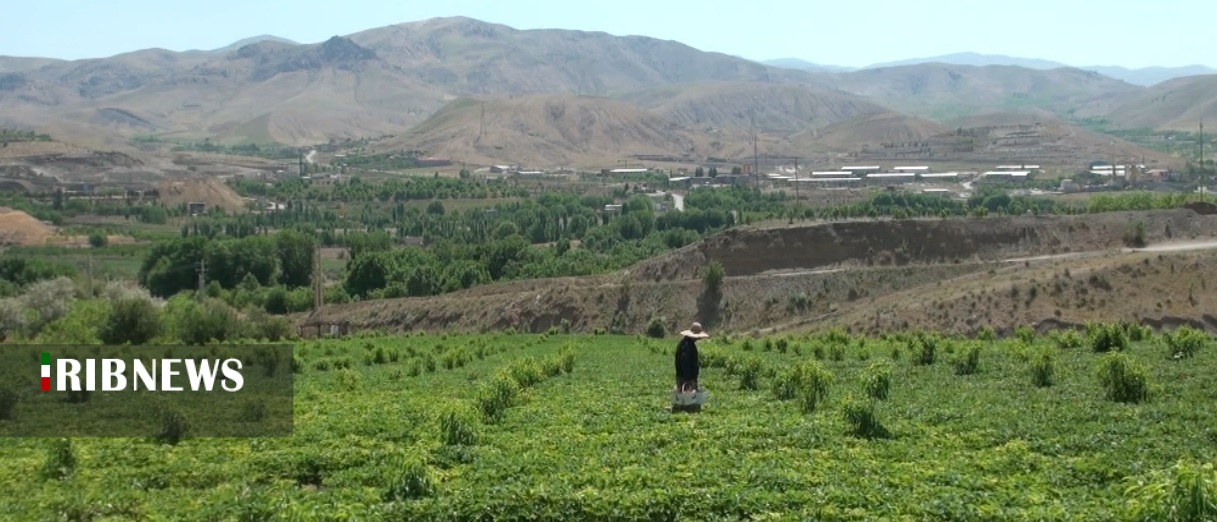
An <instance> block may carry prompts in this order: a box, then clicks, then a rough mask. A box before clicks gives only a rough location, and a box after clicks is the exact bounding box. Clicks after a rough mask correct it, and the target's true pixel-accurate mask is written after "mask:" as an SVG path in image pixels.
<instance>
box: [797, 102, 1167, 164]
mask: <svg viewBox="0 0 1217 522" xmlns="http://www.w3.org/2000/svg"><path fill="white" fill-rule="evenodd" d="M945 127H946V128H947V131H946V132H945V133H941V134H937V135H934V136H931V137H928V138H925V139H923V140H921V141H916V140H914V141H912V142H886V143H882V144H880V146H878V147H873V146H872V147H868V148H867V149H866V150H862V148H861V147H857V148H856V149H854V151H853V152H852V154H851V156H852V157H853V158H854V159H857V160H874V161H879V160H931V161H962V162H977V163H981V164H984V163H992V162H1026V163H1035V164H1044V165H1056V166H1070V167H1075V168H1076V167H1079V166H1081V165H1084V164H1086V163H1088V162H1090V161H1098V160H1102V161H1112V160H1117V161H1136V162H1140V161H1142V160H1144V161H1145V162H1146V163H1147V164H1149V165H1159V166H1165V165H1175V166H1177V165H1179V160H1178V158H1175V157H1173V156H1171V155H1169V154H1167V153H1164V152H1159V151H1156V150H1152V149H1148V148H1145V147H1142V146H1140V145H1137V144H1134V143H1131V142H1129V141H1126V140H1122V139H1119V138H1114V137H1112V136H1108V135H1105V134H1099V133H1097V132H1093V131H1089V130H1086V129H1083V128H1081V127H1078V126H1077V125H1073V124H1071V123H1068V122H1066V121H1064V120H1061V119H1060V118H1057V117H1055V116H1045V115H1042V114H1035V113H984V114H978V115H975V116H969V117H965V118H961V119H957V120H951V121H949V122H948V123H946V124H945ZM813 143H814V142H813ZM844 143H846V144H847V143H848V142H844ZM979 168H984V167H979Z"/></svg>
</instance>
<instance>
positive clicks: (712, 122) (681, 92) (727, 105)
mask: <svg viewBox="0 0 1217 522" xmlns="http://www.w3.org/2000/svg"><path fill="white" fill-rule="evenodd" d="M623 99H625V100H627V101H630V102H633V103H636V104H638V105H640V106H642V107H644V108H647V109H650V110H651V111H653V112H654V113H655V114H658V115H659V116H662V117H663V118H665V119H668V120H671V121H673V122H675V123H678V124H680V125H682V126H685V127H688V128H690V129H697V130H702V131H719V130H727V131H737V132H749V131H751V129H752V128H753V124H754V123H755V129H756V130H757V131H758V132H763V133H772V134H775V135H782V136H785V135H789V134H793V133H796V132H799V131H803V130H806V129H811V128H818V127H824V126H826V125H830V124H833V123H836V122H839V121H844V120H848V119H851V118H855V117H857V116H859V115H862V114H874V113H880V112H886V111H888V109H887V108H886V107H883V106H880V105H878V104H876V103H874V102H872V101H869V100H867V99H865V98H862V97H859V96H855V95H852V94H849V93H845V92H839V91H833V90H829V89H824V88H816V87H808V86H801V85H791V84H778V83H758V82H752V83H746V82H703V83H698V84H693V85H675V86H666V87H661V88H658V89H652V90H647V91H642V92H638V93H633V94H629V95H626V96H624V97H623Z"/></svg>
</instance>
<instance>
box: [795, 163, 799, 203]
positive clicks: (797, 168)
mask: <svg viewBox="0 0 1217 522" xmlns="http://www.w3.org/2000/svg"><path fill="white" fill-rule="evenodd" d="M794 199H795V201H798V200H799V158H795V159H794Z"/></svg>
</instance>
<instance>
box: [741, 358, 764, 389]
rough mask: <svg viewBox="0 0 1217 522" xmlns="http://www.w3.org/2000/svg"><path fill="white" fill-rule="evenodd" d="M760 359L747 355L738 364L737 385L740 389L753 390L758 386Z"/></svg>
mask: <svg viewBox="0 0 1217 522" xmlns="http://www.w3.org/2000/svg"><path fill="white" fill-rule="evenodd" d="M761 366H762V365H761V360H760V359H757V358H756V357H747V358H745V359H744V360H743V362H742V363H741V364H740V365H739V369H738V371H739V387H740V389H741V390H755V389H757V388H759V387H760V385H759V382H760V376H761V369H762V368H761Z"/></svg>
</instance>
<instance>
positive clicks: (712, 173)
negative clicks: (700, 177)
mask: <svg viewBox="0 0 1217 522" xmlns="http://www.w3.org/2000/svg"><path fill="white" fill-rule="evenodd" d="M710 177H712V178H717V177H718V167H710Z"/></svg>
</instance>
